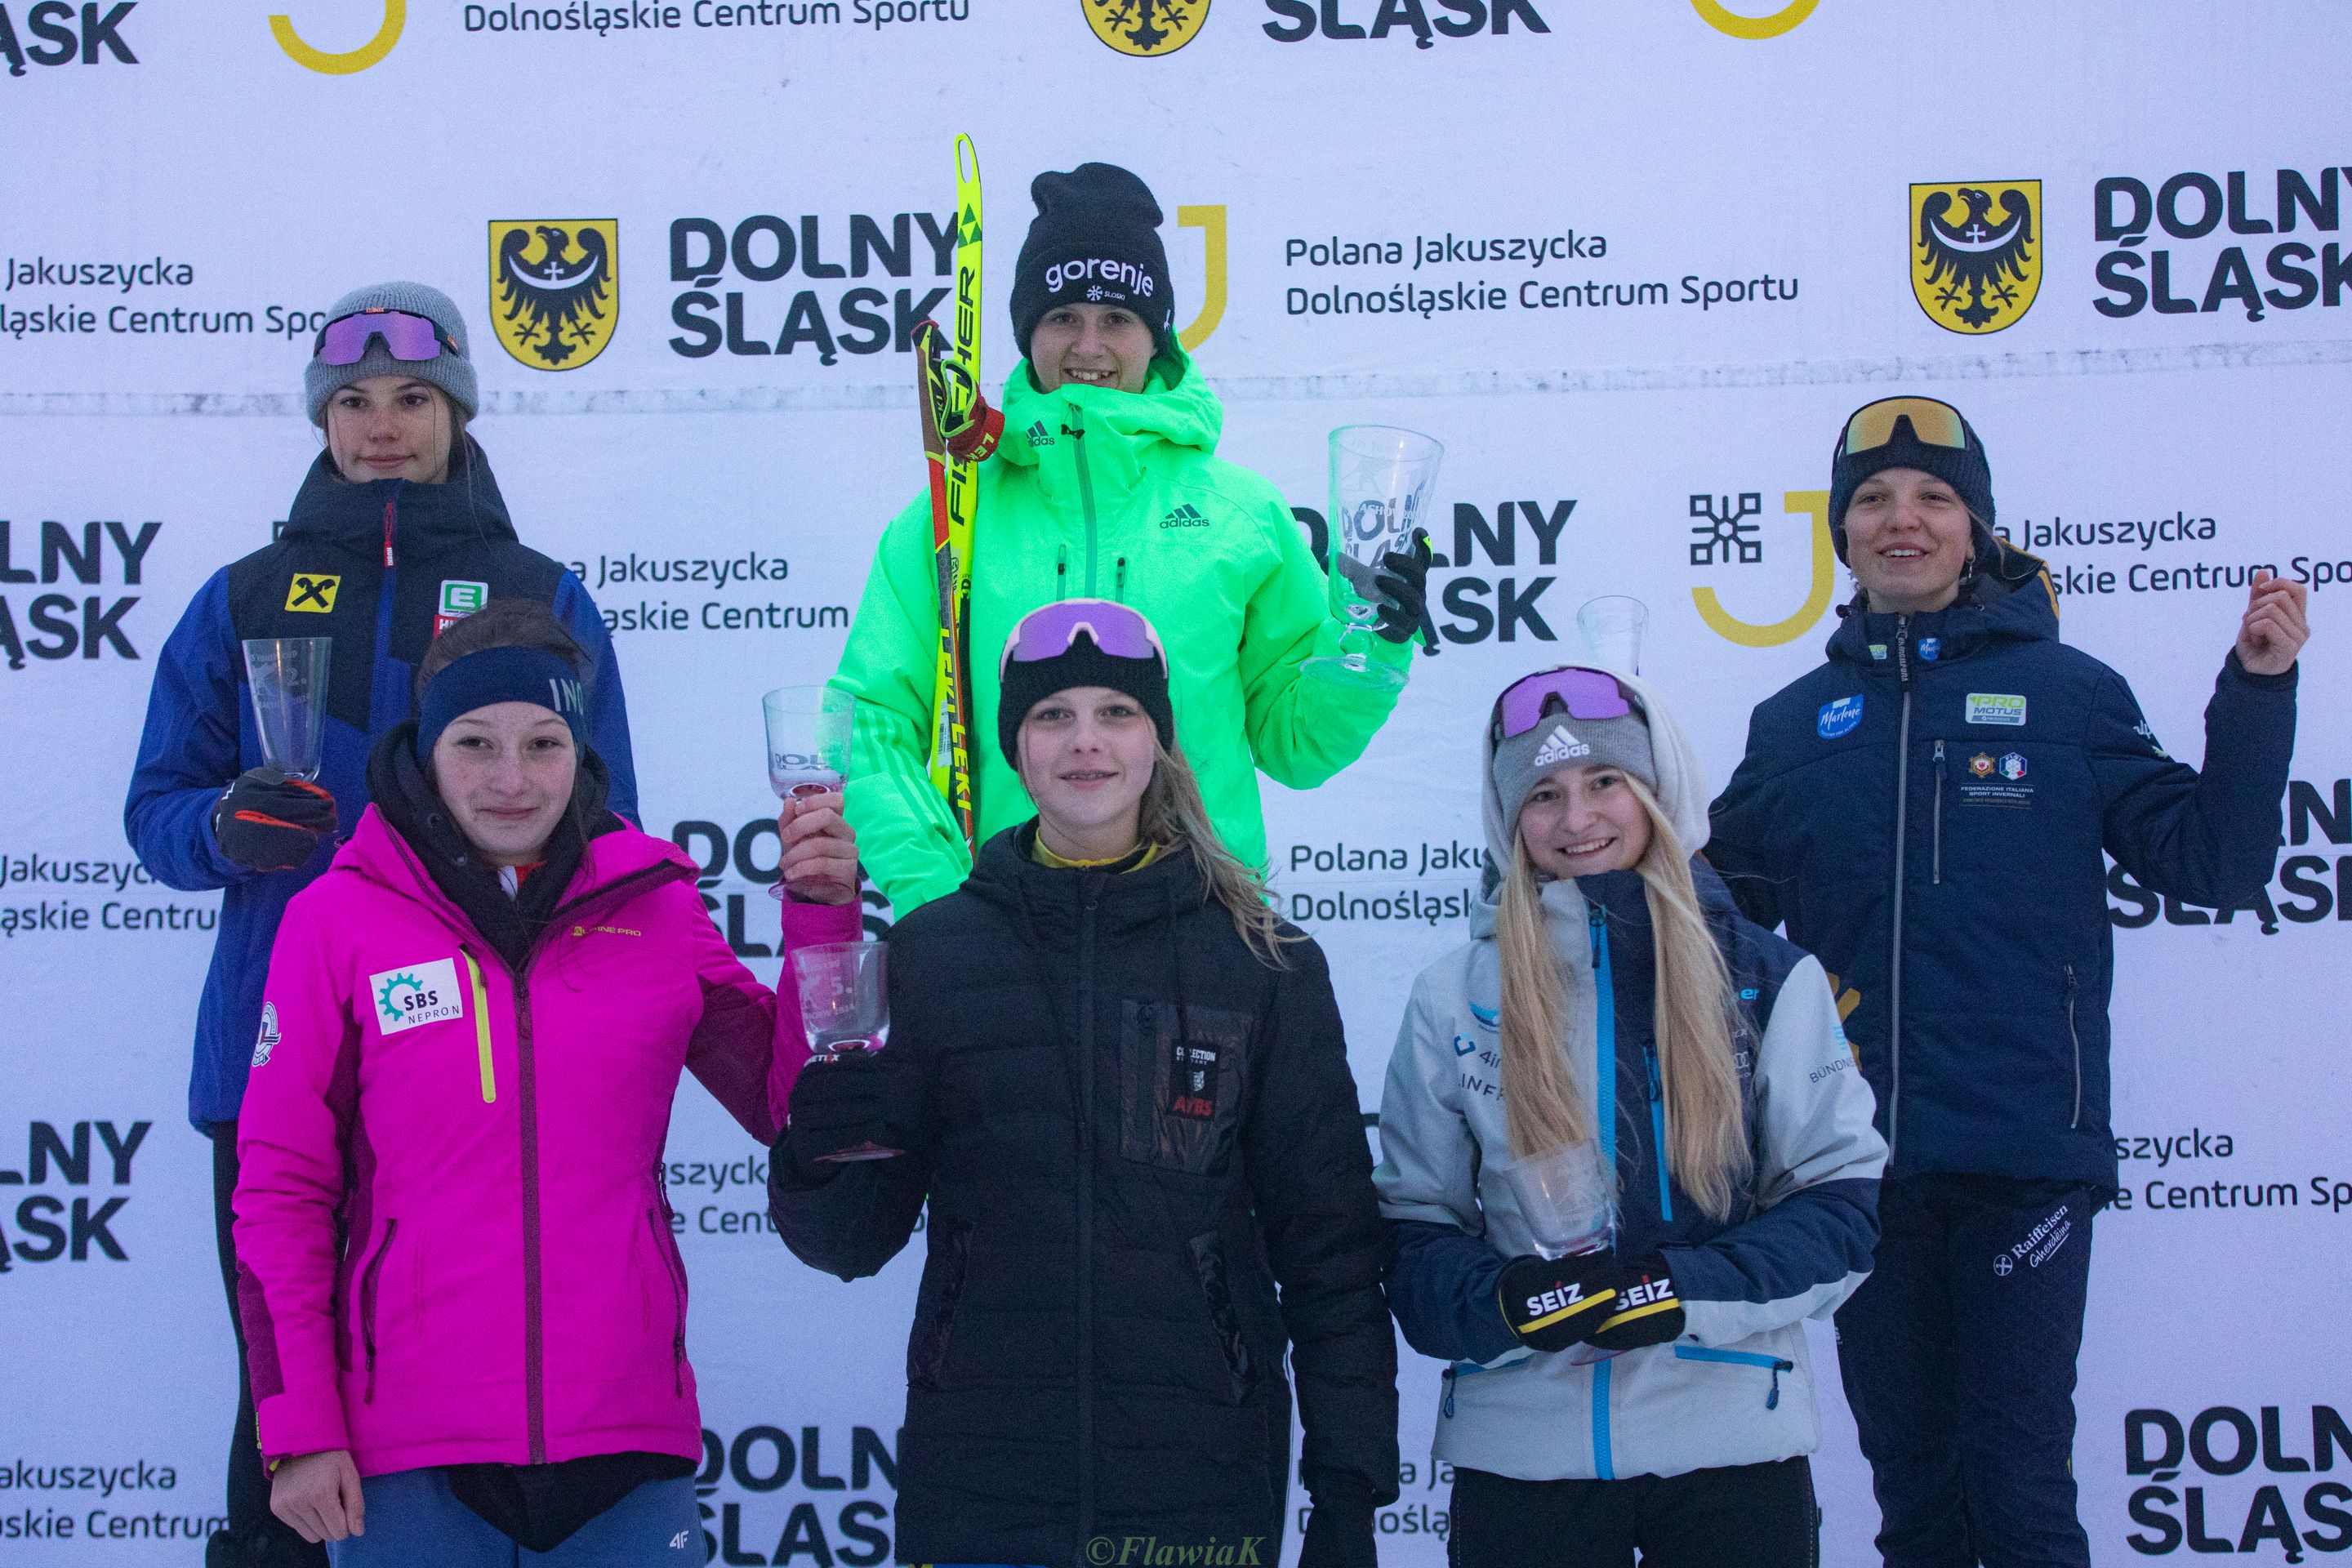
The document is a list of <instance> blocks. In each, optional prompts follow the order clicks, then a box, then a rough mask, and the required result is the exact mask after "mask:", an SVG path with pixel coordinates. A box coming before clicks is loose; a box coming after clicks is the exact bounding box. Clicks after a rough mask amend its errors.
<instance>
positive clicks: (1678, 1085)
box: [1495, 774, 1754, 1219]
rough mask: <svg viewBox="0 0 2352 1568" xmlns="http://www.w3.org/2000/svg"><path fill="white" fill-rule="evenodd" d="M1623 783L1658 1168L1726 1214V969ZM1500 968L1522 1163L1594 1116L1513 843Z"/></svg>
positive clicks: (1539, 915) (1566, 1000) (1662, 824)
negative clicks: (1652, 1062)
mask: <svg viewBox="0 0 2352 1568" xmlns="http://www.w3.org/2000/svg"><path fill="white" fill-rule="evenodd" d="M1625 785H1626V787H1627V788H1629V789H1631V790H1632V791H1633V796H1634V798H1635V799H1637V800H1639V801H1640V802H1641V803H1642V808H1643V811H1645V812H1647V813H1648V814H1649V818H1650V847H1649V848H1648V849H1647V850H1646V851H1644V852H1643V856H1642V858H1641V861H1640V863H1639V864H1638V865H1636V866H1635V867H1634V868H1633V869H1634V870H1635V871H1636V872H1638V873H1639V874H1640V875H1641V878H1642V881H1643V886H1644V888H1645V889H1646V890H1647V893H1648V896H1649V902H1650V927H1651V931H1652V932H1653V935H1654V942H1655V953H1656V975H1657V978H1656V986H1655V990H1656V994H1655V999H1654V1002H1653V1004H1652V1011H1653V1015H1654V1019H1655V1026H1656V1029H1657V1037H1658V1070H1659V1074H1660V1077H1661V1078H1662V1079H1664V1086H1663V1087H1664V1095H1665V1111H1666V1148H1665V1151H1664V1154H1665V1155H1666V1157H1667V1163H1668V1168H1669V1169H1670V1170H1671V1171H1672V1172H1673V1173H1674V1176H1675V1180H1676V1181H1678V1182H1680V1183H1681V1184H1682V1188H1683V1191H1685V1193H1688V1194H1690V1195H1691V1198H1692V1200H1693V1201H1694V1202H1696V1204H1697V1205H1698V1206H1699V1207H1700V1208H1701V1209H1702V1210H1704V1211H1705V1212H1706V1214H1707V1215H1711V1216H1712V1217H1714V1218H1716V1219H1722V1218H1724V1217H1725V1216H1726V1215H1728V1214H1729V1213H1730V1212H1731V1202H1732V1198H1733V1195H1734V1194H1735V1193H1736V1192H1737V1190H1738V1189H1739V1188H1740V1187H1742V1186H1743V1185H1745V1184H1746V1183H1747V1181H1748V1177H1749V1175H1750V1173H1751V1172H1752V1169H1753V1163H1754V1162H1753V1159H1752V1156H1751V1155H1750V1152H1749V1151H1748V1139H1747V1129H1746V1125H1745V1121H1744V1118H1743V1116H1742V1114H1741V1106H1740V1095H1739V1071H1738V1066H1737V1065H1736V1064H1735V1063H1734V1062H1733V1060H1732V1056H1731V1023H1732V1018H1733V1016H1734V1015H1733V1000H1732V994H1731V989H1732V988H1731V972H1730V970H1729V969H1728V968H1727V967H1726V965H1725V963H1724V962H1723V953H1722V951H1721V950H1720V949H1719V948H1717V946H1716V944H1715V937H1714V935H1713V933H1711V932H1710V931H1708V930H1707V926H1706V917H1705V915H1703V914H1702V913H1701V912H1700V910H1699V903H1698V889H1697V888H1696V886H1694V885H1693V883H1692V880H1691V870H1690V857H1689V856H1688V855H1687V854H1686V853H1685V851H1684V849H1683V847H1682V839H1681V837H1679V836H1678V835H1676V833H1675V829H1674V824H1673V823H1671V822H1669V821H1668V820H1667V819H1666V814H1665V813H1664V811H1663V810H1662V809H1660V807H1659V805H1658V801H1657V797H1656V795H1654V794H1652V793H1651V791H1650V790H1649V789H1648V788H1647V787H1646V786H1644V785H1643V783H1642V782H1641V781H1640V780H1639V779H1636V778H1634V777H1633V776H1632V775H1631V774H1626V775H1625ZM1495 950H1496V957H1497V959H1499V960H1500V962H1501V966H1502V974H1503V1016H1502V1043H1503V1115H1504V1125H1505V1127H1506V1128H1507V1130H1508V1132H1509V1136H1510V1142H1511V1152H1512V1153H1513V1154H1514V1155H1517V1156H1518V1157H1520V1158H1522V1159H1524V1158H1525V1157H1527V1156H1528V1155H1529V1154H1534V1153H1539V1152H1543V1151H1546V1150H1549V1149H1555V1148H1559V1147H1560V1146H1561V1145H1563V1144H1573V1143H1582V1142H1590V1141H1591V1138H1592V1137H1593V1127H1592V1113H1591V1107H1589V1106H1587V1105H1586V1104H1585V1103H1584V1099H1583V1096H1582V1095H1580V1093H1578V1091H1577V1087H1576V1079H1575V1076H1574V1074H1573V1073H1572V1072H1571V1071H1570V1067H1569V1063H1570V1060H1571V1053H1572V1052H1574V1051H1575V1050H1577V1049H1578V1048H1579V1047H1582V1046H1584V1045H1585V1044H1587V1042H1584V1041H1581V1040H1576V1039H1571V1038H1570V1032H1571V1030H1572V1029H1574V1028H1577V1027H1579V1026H1580V1014H1579V1013H1577V1012H1575V1011H1573V1010H1572V1009H1571V1008H1570V996H1569V994H1568V986H1567V983H1566V981H1565V979H1564V978H1563V976H1562V974H1561V971H1560V964H1559V956H1558V954H1557V953H1556V952H1554V950H1553V947H1552V941H1551V933H1550V931H1549V922H1548V921H1546V919H1545V915H1544V907H1543V897H1542V893H1541V891H1540V889H1539V888H1538V883H1537V879H1536V866H1535V862H1534V861H1533V860H1532V859H1531V858H1529V857H1528V850H1527V846H1526V844H1525V843H1524V842H1517V843H1514V844H1513V845H1512V846H1511V869H1510V874H1509V875H1508V876H1507V877H1505V878H1504V879H1503V895H1502V907H1501V910H1500V911H1499V913H1498V915H1497V918H1496V922H1495Z"/></svg>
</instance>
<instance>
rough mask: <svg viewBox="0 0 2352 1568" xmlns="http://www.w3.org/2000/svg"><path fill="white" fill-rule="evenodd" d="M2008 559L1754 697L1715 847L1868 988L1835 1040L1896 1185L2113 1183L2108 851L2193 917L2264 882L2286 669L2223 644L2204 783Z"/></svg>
mask: <svg viewBox="0 0 2352 1568" xmlns="http://www.w3.org/2000/svg"><path fill="white" fill-rule="evenodd" d="M2005 560H2006V561H2007V563H2010V565H2009V569H2008V570H2007V571H2006V573H2005V574H2004V575H1995V574H1990V573H1980V574H1979V575H1978V576H1977V578H1976V580H1975V584H1973V585H1972V586H1971V588H1970V589H1969V592H1968V593H1967V594H1965V595H1963V596H1962V599H1961V601H1960V602H1959V603H1958V604H1956V605H1953V606H1951V607H1950V608H1949V609H1946V610H1940V611H1936V612H1933V613H1931V614H1923V615H1912V616H1891V615H1866V614H1859V613H1855V614H1849V615H1848V616H1847V617H1846V620H1845V623H1844V624H1843V626H1840V627H1839V628H1838V629H1837V632H1836V633H1835V635H1833V636H1832V637H1831V638H1830V642H1829V661H1828V662H1827V663H1826V664H1823V665H1822V667H1821V668H1818V669H1815V670H1814V671H1812V672H1811V674H1809V675H1807V676H1805V677H1803V678H1802V679H1799V680H1797V681H1796V682H1795V683H1793V684H1791V685H1790V686H1789V687H1787V688H1786V689H1783V690H1781V691H1780V692H1779V693H1777V694H1776V695H1774V696H1772V697H1770V698H1769V699H1767V700H1765V701H1763V702H1762V703H1759V705H1758V706H1757V709H1756V711H1755V714H1754V716H1753V717H1752V718H1751V719H1750V720H1749V721H1748V754H1747V757H1746V758H1745V759H1744V760H1743V761H1742V762H1741V763H1740V764H1739V771H1738V773H1735V774H1734V775H1733V777H1732V780H1731V784H1730V785H1729V787H1727V789H1726V790H1725V791H1724V792H1723V795H1722V796H1721V797H1720V798H1718V799H1717V801H1716V803H1715V809H1714V826H1715V837H1714V841H1713V844H1712V845H1711V846H1710V847H1709V848H1708V851H1707V854H1708V858H1710V859H1712V860H1713V861H1714V862H1715V865H1716V867H1717V869H1718V870H1720V871H1721V872H1722V873H1723V875H1724V878H1725V879H1726V881H1727V883H1728V884H1729V885H1730V887H1731V889H1732V892H1733V895H1734V896H1735V897H1736V898H1738V900H1739V902H1740V905H1741V907H1742V908H1743V909H1745V910H1747V911H1748V914H1749V915H1750V916H1751V917H1753V918H1754V919H1755V920H1757V921H1759V922H1760V923H1762V924H1764V925H1766V926H1771V925H1775V924H1779V923H1781V922H1783V921H1785V922H1786V923H1787V926H1788V931H1789V935H1790V938H1791V939H1792V940H1793V941H1795V942H1797V943H1799V944H1800V945H1801V946H1802V947H1804V948H1806V949H1808V950H1810V951H1811V952H1816V953H1819V954H1820V955H1821V958H1822V963H1825V964H1826V965H1828V967H1829V969H1830V970H1831V972H1832V973H1834V974H1836V975H1837V976H1838V977H1839V980H1838V984H1839V985H1840V987H1841V988H1842V989H1844V988H1851V989H1852V991H1853V992H1854V993H1855V994H1856V995H1857V996H1858V999H1859V1000H1858V1005H1855V1006H1854V1007H1853V1012H1852V1014H1851V1016H1848V1018H1847V1019H1846V1032H1847V1034H1848V1035H1850V1036H1851V1037H1853V1041H1854V1044H1855V1046H1856V1047H1857V1048H1858V1049H1859V1051H1860V1053H1861V1057H1862V1066H1863V1070H1864V1072H1865V1073H1866V1074H1868V1075H1869V1078H1870V1083H1871V1087H1872V1088H1873V1089H1875V1090H1876V1091H1877V1094H1878V1108H1879V1116H1880V1122H1879V1126H1880V1128H1881V1130H1882V1131H1884V1132H1885V1136H1886V1141H1887V1143H1888V1145H1889V1148H1890V1154H1889V1160H1890V1164H1889V1171H1890V1173H1892V1174H1895V1175H1898V1176H1901V1175H1915V1174H1927V1173H1981V1174H1990V1175H2004V1176H2018V1177H2029V1178H2032V1177H2041V1178H2049V1179H2054V1180H2063V1181H2074V1182H2089V1183H2093V1184H2102V1185H2105V1186H2108V1187H2112V1186H2114V1185H2115V1182H2116V1155H2115V1144H2114V1140H2113V1137H2112V1135H2111V1134H2110V1132H2109V1131H2108V1127H2107V1106H2108V1071H2107V1053H2108V1034H2107V997H2108V991H2109V987H2110V984H2111V983H2112V979H2113V976H2114V973H2115V963H2114V961H2115V941H2114V931H2113V929H2112V927H2111V925H2110V923H2109V921H2108V919H2107V891H2106V886H2107V871H2106V864H2105V859H2104V858H2102V855H2101V851H2102V850H2103V849H2104V850H2105V853H2106V854H2108V855H2112V856H2114V857H2115V859H2116V864H2118V865H2119V866H2121V867H2122V868H2124V869H2125V870H2126V871H2128V872H2129V873H2131V875H2133V876H2134V877H2136V878H2137V879H2139V880H2140V881H2142V882H2143V883H2145V884H2147V886H2148V887H2150V888H2153V889H2157V890H2158V891H2159V892H2162V893H2166V894H2168V895H2171V896H2173V897H2176V898H2179V899H2184V900H2189V901H2190V902H2192V903H2200V904H2209V905H2213V906H2216V907H2220V908H2228V907H2230V906H2231V905H2234V904H2238V903H2241V902H2242V901H2244V900H2248V899H2250V898H2252V896H2253V895H2254V894H2255V893H2256V892H2258V891H2260V890H2261V889H2262V888H2263V884H2264V883H2266V882H2267V881H2268V880H2269V879H2270V875H2271V868H2272V866H2273V863H2274V862H2275V860H2276V858H2277V855H2278V847H2279V843H2280V832H2279V829H2280V805H2281V799H2282V797H2283V796H2284V794H2285V793H2286V775H2287V767H2288V763H2289V761H2290V759H2291V757H2292V755H2293V752H2294V687H2295V672H2294V671H2292V670H2290V671H2288V672H2287V673H2286V674H2284V675H2281V676H2275V677H2262V676H2254V675H2250V674H2248V673H2247V672H2246V671H2245V669H2244V668H2242V666H2241V665H2240V664H2239V663H2238V659H2237V656H2236V654H2234V653H2232V654H2231V656H2230V657H2229V659H2228V661H2227V662H2226V663H2225V664H2224V666H2223V668H2222V670H2221V677H2220V679H2218V680H2216V681H2215V683H2214V688H2213V698H2212V700H2211V701H2210V703H2208V704H2207V705H2206V709H2205V761H2206V767H2205V772H2204V773H2203V774H2202V775H2200V774H2199V773H2197V772H2196V770H2194V769H2192V768H2189V766H2187V765H2186V764H2184V763H2177V762H2175V761H2173V760H2172V759H2171V758H2170V757H2168V756H2167V755H2166V754H2165V752H2164V750H2163V748H2162V747H2160V746H2158V744H2157V741H2156V737H2155V735H2154V733H2153V732H2152V731H2150V730H2149V728H2148V726H2147V721H2145V720H2144V719H2142V718H2141V716H2140V710H2139V704H2138V702H2137V701H2136V700H2134V699H2133V697H2132V693H2131V688H2130V687H2128V686H2126V684H2125V683H2124V679H2123V678H2122V677H2121V676H2119V675H2117V674H2116V672H2115V671H2114V670H2112V669H2109V668H2107V667H2106V666H2105V665H2104V664H2101V663H2100V662H2099V661H2098V660H2097V659H2095V658H2092V657H2091V656H2090V655H2088V654H2086V653H2083V652H2080V651H2078V650H2077V649H2074V648H2071V647H2066V646H2065V645H2063V643H2061V642H2059V640H2058V612H2057V603H2056V599H2055V597H2054V595H2053V590H2052V588H2051V586H2050V582H2049V578H2048V576H2047V575H2046V574H2043V573H2042V572H2041V571H2040V570H2039V567H2040V563H2039V562H2036V561H2033V560H2032V557H2030V556H2021V555H2019V554H2017V553H2016V552H2008V554H2007V555H2006V557H2005Z"/></svg>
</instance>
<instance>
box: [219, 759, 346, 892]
mask: <svg viewBox="0 0 2352 1568" xmlns="http://www.w3.org/2000/svg"><path fill="white" fill-rule="evenodd" d="M334 831H335V797H334V796H333V795H329V794H328V793H327V792H326V791H325V790H323V789H320V787H319V786H318V785H317V784H311V783H309V782H308V781H307V780H303V779H292V778H288V777H287V776H286V773H285V770H284V769H282V768H276V767H260V768H248V769H247V770H246V771H245V772H244V773H239V774H238V775H237V776H236V783H235V784H231V785H229V786H228V788H227V789H226V790H224V791H222V792H221V797H220V804H219V805H215V806H214V807H213V837H215V839H217V840H219V841H220V847H221V853H222V854H224V855H226V856H227V857H228V858H230V859H232V860H234V861H236V863H237V864H238V865H240V866H243V867H246V868H249V869H251V870H255V871H289V870H292V869H293V868H295V867H297V866H299V865H301V864H302V863H303V862H305V861H307V860H309V859H310V856H311V853H312V851H314V850H316V849H317V848H318V847H319V838H320V835H322V834H324V835H327V836H329V837H331V836H332V835H333V833H334Z"/></svg>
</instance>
